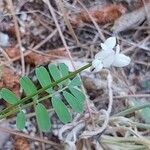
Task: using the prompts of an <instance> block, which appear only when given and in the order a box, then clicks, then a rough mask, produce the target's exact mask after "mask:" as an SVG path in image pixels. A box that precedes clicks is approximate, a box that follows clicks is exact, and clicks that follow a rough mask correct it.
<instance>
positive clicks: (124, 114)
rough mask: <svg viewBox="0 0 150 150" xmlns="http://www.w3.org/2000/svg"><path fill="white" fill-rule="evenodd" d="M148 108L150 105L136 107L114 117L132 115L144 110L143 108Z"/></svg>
mask: <svg viewBox="0 0 150 150" xmlns="http://www.w3.org/2000/svg"><path fill="white" fill-rule="evenodd" d="M146 107H150V104H144V105H140V106H134V107H131V108H129V109H126V110H124V111H121V112H119V113H117V114H115V115H113V116H115V117H116V116H126V115H128V114H131V113H133V112H135V111H137V110H140V109H143V108H146Z"/></svg>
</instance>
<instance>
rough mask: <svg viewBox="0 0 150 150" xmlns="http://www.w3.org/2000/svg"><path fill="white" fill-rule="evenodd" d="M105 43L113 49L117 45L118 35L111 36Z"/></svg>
mask: <svg viewBox="0 0 150 150" xmlns="http://www.w3.org/2000/svg"><path fill="white" fill-rule="evenodd" d="M104 45H106V46H107V47H108V48H110V49H113V48H114V47H115V46H116V37H110V38H108V39H107V40H106V41H105V42H104Z"/></svg>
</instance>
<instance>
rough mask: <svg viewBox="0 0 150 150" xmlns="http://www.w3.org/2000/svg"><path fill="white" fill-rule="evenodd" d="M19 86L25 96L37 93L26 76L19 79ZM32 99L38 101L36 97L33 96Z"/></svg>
mask: <svg viewBox="0 0 150 150" xmlns="http://www.w3.org/2000/svg"><path fill="white" fill-rule="evenodd" d="M20 85H21V87H22V89H23V90H24V91H25V93H26V94H27V96H29V95H32V94H34V93H37V89H36V86H35V85H34V84H33V82H32V81H31V80H30V79H29V78H28V77H27V76H24V77H22V78H21V79H20ZM33 99H34V100H35V99H38V95H35V96H34V97H33Z"/></svg>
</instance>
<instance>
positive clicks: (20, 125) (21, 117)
mask: <svg viewBox="0 0 150 150" xmlns="http://www.w3.org/2000/svg"><path fill="white" fill-rule="evenodd" d="M25 122H26V118H25V114H24V112H23V111H22V110H21V111H20V112H19V113H18V114H17V119H16V124H17V129H18V130H22V129H24V128H25Z"/></svg>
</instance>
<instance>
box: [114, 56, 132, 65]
mask: <svg viewBox="0 0 150 150" xmlns="http://www.w3.org/2000/svg"><path fill="white" fill-rule="evenodd" d="M130 61H131V59H130V57H128V56H126V55H124V54H116V55H115V59H114V62H113V64H112V65H113V66H115V67H124V66H127V65H129V63H130Z"/></svg>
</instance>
